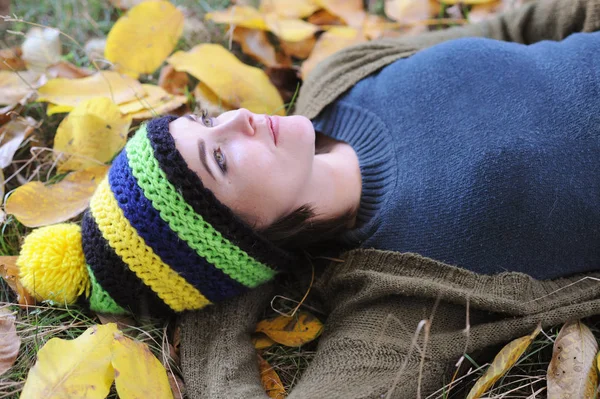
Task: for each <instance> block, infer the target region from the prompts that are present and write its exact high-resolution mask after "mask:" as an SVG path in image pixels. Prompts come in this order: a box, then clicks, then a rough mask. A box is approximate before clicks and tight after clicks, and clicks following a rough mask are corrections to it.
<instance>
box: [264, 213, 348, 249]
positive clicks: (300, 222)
mask: <svg viewBox="0 0 600 399" xmlns="http://www.w3.org/2000/svg"><path fill="white" fill-rule="evenodd" d="M354 215H355V211H354V210H352V209H350V210H348V211H346V212H344V213H343V214H342V215H341V216H338V217H335V218H329V219H322V220H319V219H315V217H316V216H317V214H316V213H315V212H314V208H313V207H312V206H310V205H303V206H301V207H299V208H298V209H296V210H295V211H293V212H292V213H290V214H289V215H286V216H283V217H281V218H279V219H278V220H276V221H275V222H273V224H271V225H270V226H267V227H265V228H263V229H260V230H258V233H260V234H261V235H262V236H263V237H265V238H267V239H268V240H271V241H272V242H273V243H275V245H277V246H279V247H282V248H286V249H302V248H308V247H312V246H315V245H319V244H322V243H324V242H327V241H330V240H332V239H334V238H336V237H338V236H339V235H340V234H341V233H342V232H343V231H345V230H348V228H349V225H350V223H351V222H352V221H353V220H354Z"/></svg>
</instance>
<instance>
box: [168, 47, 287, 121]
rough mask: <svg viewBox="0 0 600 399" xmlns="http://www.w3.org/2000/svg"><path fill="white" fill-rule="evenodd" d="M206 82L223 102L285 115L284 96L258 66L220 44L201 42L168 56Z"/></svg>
mask: <svg viewBox="0 0 600 399" xmlns="http://www.w3.org/2000/svg"><path fill="white" fill-rule="evenodd" d="M168 62H169V64H171V65H173V67H174V68H175V69H177V70H178V71H185V72H188V73H190V74H191V75H192V76H194V77H195V78H197V79H198V80H200V81H201V82H202V83H204V84H205V85H206V86H207V87H208V88H210V90H212V91H213V92H214V93H215V94H216V95H217V96H218V97H219V98H220V99H221V100H222V101H223V102H225V103H227V104H230V105H232V106H233V107H235V108H247V109H249V110H250V111H252V112H256V113H266V114H272V113H277V114H278V115H283V112H284V110H283V100H282V99H281V96H280V95H279V92H278V91H277V89H276V88H275V86H273V84H272V83H271V82H270V81H269V78H268V76H267V75H266V74H265V73H264V72H263V71H262V70H261V69H259V68H255V67H251V66H249V65H245V64H243V63H242V62H241V61H240V60H238V59H237V58H236V57H235V56H234V55H233V54H231V53H230V52H229V51H227V50H226V49H225V48H224V47H223V46H221V45H218V44H200V45H198V46H196V47H194V48H192V49H191V50H190V51H188V52H183V51H178V52H176V53H175V54H173V55H172V56H171V57H169V59H168Z"/></svg>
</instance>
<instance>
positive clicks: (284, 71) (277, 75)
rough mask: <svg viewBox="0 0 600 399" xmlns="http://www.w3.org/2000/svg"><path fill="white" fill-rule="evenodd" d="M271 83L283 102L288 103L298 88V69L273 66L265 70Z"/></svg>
mask: <svg viewBox="0 0 600 399" xmlns="http://www.w3.org/2000/svg"><path fill="white" fill-rule="evenodd" d="M265 72H266V73H267V75H268V76H269V79H270V80H271V83H273V84H274V85H275V87H277V90H279V94H280V95H281V98H283V102H285V103H289V102H290V101H291V100H292V98H293V97H294V95H296V94H297V93H296V91H297V90H298V89H299V88H300V85H301V83H302V79H300V70H299V69H298V68H296V67H289V68H288V67H273V68H267V69H266V70H265Z"/></svg>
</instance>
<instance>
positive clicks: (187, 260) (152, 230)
mask: <svg viewBox="0 0 600 399" xmlns="http://www.w3.org/2000/svg"><path fill="white" fill-rule="evenodd" d="M108 182H109V183H110V187H111V189H112V192H113V194H114V196H115V198H116V200H117V202H118V203H119V206H120V207H121V209H122V210H123V213H124V214H125V217H126V218H127V219H128V220H129V223H131V225H132V226H133V228H134V229H135V230H136V231H137V233H138V234H139V236H140V237H142V238H143V239H144V241H145V242H146V245H148V246H149V247H150V248H152V250H153V251H154V252H155V253H156V254H157V255H158V256H159V257H160V258H161V259H162V261H163V262H164V263H166V264H167V265H169V266H170V267H171V268H172V269H173V270H175V271H176V272H177V273H179V274H180V275H181V276H182V277H183V278H185V279H186V281H188V282H189V283H190V284H192V285H193V286H194V287H196V288H197V289H198V290H199V291H200V292H201V293H202V295H204V296H205V297H206V298H207V299H208V300H209V301H211V302H220V301H223V300H225V299H227V298H230V297H233V296H237V295H240V294H243V293H244V292H247V291H248V288H247V287H246V286H244V285H243V284H241V283H239V282H237V281H235V280H233V279H232V278H230V277H229V276H227V275H226V274H225V273H223V272H222V271H221V270H220V269H217V268H216V267H215V266H213V265H212V264H210V263H209V262H208V261H207V260H206V259H204V258H203V257H201V256H199V255H198V254H197V253H196V251H195V250H194V249H192V248H190V246H189V245H188V244H187V243H186V242H185V241H184V240H182V239H180V238H179V237H178V236H177V233H175V232H174V231H173V230H171V228H170V227H169V225H168V223H167V222H165V221H164V220H163V219H162V218H161V217H160V214H159V212H158V211H157V210H156V209H154V207H153V206H152V202H150V200H148V198H146V197H145V196H144V192H143V190H142V189H141V188H140V187H139V186H138V184H137V180H136V179H135V176H133V173H132V171H131V168H130V167H129V164H128V163H127V156H126V153H125V151H123V152H121V154H119V155H118V156H117V158H116V159H115V160H114V162H113V164H112V167H111V168H110V171H109V174H108Z"/></svg>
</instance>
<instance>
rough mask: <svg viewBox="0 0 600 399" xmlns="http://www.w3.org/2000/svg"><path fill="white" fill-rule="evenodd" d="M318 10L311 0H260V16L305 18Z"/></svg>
mask: <svg viewBox="0 0 600 399" xmlns="http://www.w3.org/2000/svg"><path fill="white" fill-rule="evenodd" d="M318 9H319V6H318V5H317V4H315V3H314V2H313V1H311V0H262V2H261V3H260V12H261V13H262V14H269V13H275V14H277V15H279V16H280V17H282V18H292V19H296V18H306V17H308V16H310V15H311V14H313V13H314V12H315V11H317V10H318Z"/></svg>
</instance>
